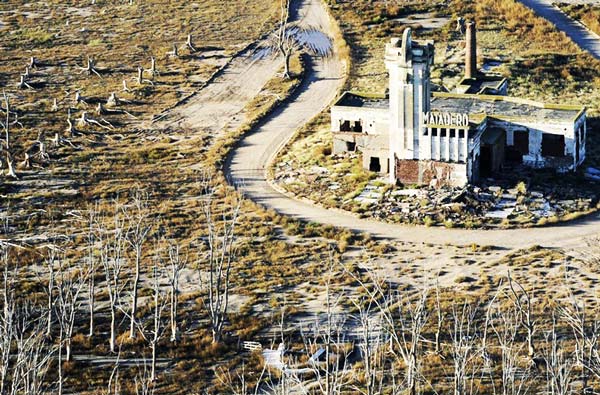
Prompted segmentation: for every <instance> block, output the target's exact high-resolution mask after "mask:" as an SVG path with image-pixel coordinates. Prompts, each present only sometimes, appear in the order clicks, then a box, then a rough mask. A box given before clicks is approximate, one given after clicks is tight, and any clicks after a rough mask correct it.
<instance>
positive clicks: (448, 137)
mask: <svg viewBox="0 0 600 395" xmlns="http://www.w3.org/2000/svg"><path fill="white" fill-rule="evenodd" d="M444 155H445V156H446V157H445V158H444V160H445V161H450V128H446V152H445V153H444Z"/></svg>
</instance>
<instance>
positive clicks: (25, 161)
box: [21, 151, 31, 169]
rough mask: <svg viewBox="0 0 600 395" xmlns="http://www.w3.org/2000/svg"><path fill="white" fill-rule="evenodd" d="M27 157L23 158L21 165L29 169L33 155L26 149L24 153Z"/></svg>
mask: <svg viewBox="0 0 600 395" xmlns="http://www.w3.org/2000/svg"><path fill="white" fill-rule="evenodd" d="M24 155H25V158H24V159H23V162H21V167H23V168H25V169H29V168H30V167H31V156H30V155H29V152H27V151H25V153H24Z"/></svg>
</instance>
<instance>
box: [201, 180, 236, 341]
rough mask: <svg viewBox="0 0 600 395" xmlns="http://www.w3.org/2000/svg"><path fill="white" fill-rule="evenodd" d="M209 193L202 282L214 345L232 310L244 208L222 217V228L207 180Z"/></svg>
mask: <svg viewBox="0 0 600 395" xmlns="http://www.w3.org/2000/svg"><path fill="white" fill-rule="evenodd" d="M204 182H205V184H206V189H207V190H209V191H210V192H209V193H208V194H207V197H206V199H205V200H204V201H203V207H202V208H203V211H204V216H205V218H206V224H207V227H208V254H207V255H208V256H207V257H206V265H202V264H201V265H199V267H202V266H205V267H206V269H207V272H208V279H207V281H206V284H203V282H202V275H201V276H200V278H201V281H200V282H201V284H200V285H201V287H202V288H203V290H204V291H206V292H207V293H208V295H207V297H205V298H204V305H205V307H206V308H207V310H208V314H209V317H210V322H211V332H212V338H213V343H218V342H220V341H221V336H222V332H223V325H224V324H225V319H226V317H227V311H228V307H229V291H230V286H231V270H232V263H233V260H234V259H235V254H236V249H235V245H234V243H235V230H236V225H237V219H238V215H239V211H240V207H241V201H240V200H239V199H237V201H236V202H235V203H234V204H233V205H232V206H231V208H229V209H227V210H228V215H223V216H222V221H221V222H222V223H221V224H220V225H219V224H218V223H217V221H216V220H215V218H214V214H213V210H214V208H215V205H216V201H215V199H214V191H213V190H212V189H211V186H210V179H206V180H204Z"/></svg>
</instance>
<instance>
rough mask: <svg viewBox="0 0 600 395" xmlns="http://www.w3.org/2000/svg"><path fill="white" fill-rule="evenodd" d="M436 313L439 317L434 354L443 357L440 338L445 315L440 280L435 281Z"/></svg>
mask: <svg viewBox="0 0 600 395" xmlns="http://www.w3.org/2000/svg"><path fill="white" fill-rule="evenodd" d="M435 313H436V317H437V322H436V326H435V349H434V351H433V352H434V353H436V354H438V355H441V354H442V346H441V342H440V338H441V335H442V327H443V325H444V313H443V312H442V303H441V301H440V282H439V279H436V281H435Z"/></svg>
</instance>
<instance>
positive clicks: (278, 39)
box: [274, 0, 297, 80]
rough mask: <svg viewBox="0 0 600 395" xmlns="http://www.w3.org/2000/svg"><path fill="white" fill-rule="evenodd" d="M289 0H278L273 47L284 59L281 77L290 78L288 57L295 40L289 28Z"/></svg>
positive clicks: (294, 46) (292, 49) (291, 52)
mask: <svg viewBox="0 0 600 395" xmlns="http://www.w3.org/2000/svg"><path fill="white" fill-rule="evenodd" d="M289 20H290V0H280V18H279V29H278V30H277V33H276V35H275V37H274V39H275V47H276V48H277V50H278V51H279V54H280V55H281V57H282V58H283V61H284V71H283V77H284V78H285V79H288V80H289V79H290V78H291V77H292V76H291V73H290V59H291V57H292V54H293V53H294V51H295V50H296V48H297V40H296V37H294V34H293V33H292V32H291V29H290V22H289Z"/></svg>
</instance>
